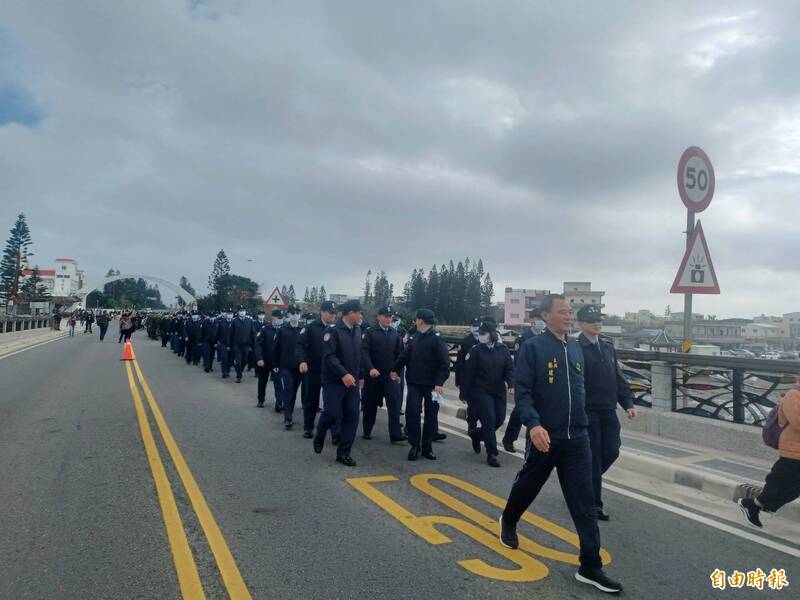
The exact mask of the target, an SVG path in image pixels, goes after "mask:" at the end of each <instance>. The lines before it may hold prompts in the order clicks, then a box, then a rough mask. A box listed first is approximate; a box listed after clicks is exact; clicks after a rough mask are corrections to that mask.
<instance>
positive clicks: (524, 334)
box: [514, 327, 537, 356]
mask: <svg viewBox="0 0 800 600" xmlns="http://www.w3.org/2000/svg"><path fill="white" fill-rule="evenodd" d="M536 335H537V334H535V333H533V332H532V331H531V328H530V327H528V328H527V329H526V330H525V331H523V332H522V335H521V336H519V337H518V338H517V341H515V342H514V355H515V356H516V354H517V353H518V352H519V349H520V348H521V347H522V344H524V343H525V342H527V341H528V340H529V339H531V338H535V337H536Z"/></svg>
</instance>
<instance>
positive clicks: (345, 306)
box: [339, 300, 364, 315]
mask: <svg viewBox="0 0 800 600" xmlns="http://www.w3.org/2000/svg"><path fill="white" fill-rule="evenodd" d="M339 310H340V311H342V314H343V315H346V314H347V313H352V312H363V310H364V307H362V306H361V302H359V301H358V300H348V301H347V302H343V303H342V304H340V305H339Z"/></svg>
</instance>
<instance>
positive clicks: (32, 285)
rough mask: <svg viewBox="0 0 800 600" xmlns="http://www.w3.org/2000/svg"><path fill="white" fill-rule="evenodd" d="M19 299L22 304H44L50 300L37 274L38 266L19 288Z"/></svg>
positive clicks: (47, 291)
mask: <svg viewBox="0 0 800 600" xmlns="http://www.w3.org/2000/svg"><path fill="white" fill-rule="evenodd" d="M20 298H21V300H22V302H25V303H30V302H45V301H47V300H49V299H50V291H49V290H48V289H47V286H46V285H45V284H44V282H43V281H42V276H41V274H40V273H39V266H38V265H37V266H35V267H34V268H33V271H32V273H31V275H30V277H28V278H27V279H26V280H25V282H24V283H23V284H22V287H21V288H20Z"/></svg>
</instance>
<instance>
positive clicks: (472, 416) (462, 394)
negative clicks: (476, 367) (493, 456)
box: [454, 317, 481, 454]
mask: <svg viewBox="0 0 800 600" xmlns="http://www.w3.org/2000/svg"><path fill="white" fill-rule="evenodd" d="M480 324H481V319H480V317H475V318H474V319H472V321H471V322H470V327H469V333H468V334H467V335H466V336H464V338H463V339H462V340H461V341H460V342H459V344H458V353H457V354H456V364H455V369H454V370H455V376H456V380H455V383H456V388H457V389H458V399H459V400H461V401H462V402H464V403H465V404H466V405H467V433H468V434H469V436H470V438H471V439H472V449H473V450H474V451H475V454H478V453H479V452H480V451H481V440H480V436H479V434H478V424H477V415H476V411H475V410H474V407H472V406H470V403H469V400H468V398H467V394H466V391H465V390H464V389H462V387H461V373H462V372H463V370H464V362H465V360H466V356H467V354H469V351H470V350H471V349H472V347H473V346H474V345H475V344H478V343H480V340H481V337H480V333H479V332H478V328H479V327H480Z"/></svg>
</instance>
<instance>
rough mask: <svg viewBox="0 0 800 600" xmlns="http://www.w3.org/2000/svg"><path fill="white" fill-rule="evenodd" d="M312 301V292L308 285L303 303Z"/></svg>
mask: <svg viewBox="0 0 800 600" xmlns="http://www.w3.org/2000/svg"><path fill="white" fill-rule="evenodd" d="M310 303H311V293H310V292H309V291H308V287H306V291H305V293H304V294H303V304H310Z"/></svg>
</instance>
